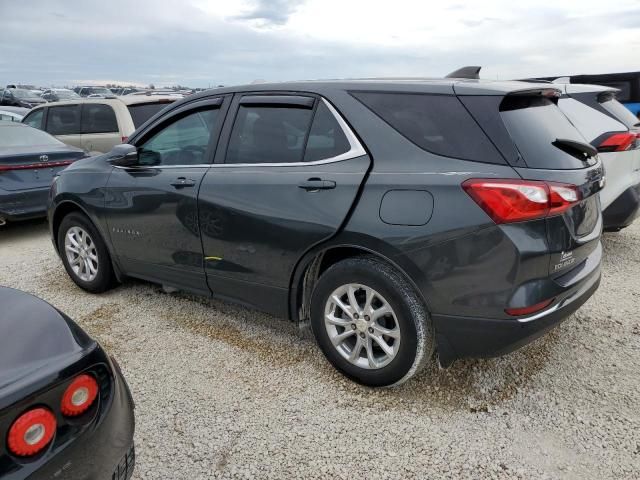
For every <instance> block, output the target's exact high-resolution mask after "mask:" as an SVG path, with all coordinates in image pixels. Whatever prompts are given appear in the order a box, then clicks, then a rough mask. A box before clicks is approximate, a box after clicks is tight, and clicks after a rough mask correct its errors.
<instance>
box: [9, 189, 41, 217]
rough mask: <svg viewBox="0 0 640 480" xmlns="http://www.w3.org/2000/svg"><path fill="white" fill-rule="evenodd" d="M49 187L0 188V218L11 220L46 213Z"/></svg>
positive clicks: (39, 215)
mask: <svg viewBox="0 0 640 480" xmlns="http://www.w3.org/2000/svg"><path fill="white" fill-rule="evenodd" d="M48 196H49V187H45V188H36V189H32V190H22V191H18V192H10V191H7V190H0V218H4V219H5V220H7V221H10V222H13V221H18V220H28V219H30V218H39V217H45V216H46V215H47V198H48Z"/></svg>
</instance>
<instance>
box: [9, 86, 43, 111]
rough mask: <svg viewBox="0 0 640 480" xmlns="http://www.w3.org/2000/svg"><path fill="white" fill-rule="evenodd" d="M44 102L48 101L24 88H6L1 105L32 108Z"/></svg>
mask: <svg viewBox="0 0 640 480" xmlns="http://www.w3.org/2000/svg"><path fill="white" fill-rule="evenodd" d="M43 103H46V100H45V99H43V98H41V97H39V96H38V95H36V94H35V93H33V92H32V91H30V90H25V89H22V88H6V89H5V90H4V92H2V97H0V105H5V106H8V107H24V108H32V107H35V106H36V105H40V104H43Z"/></svg>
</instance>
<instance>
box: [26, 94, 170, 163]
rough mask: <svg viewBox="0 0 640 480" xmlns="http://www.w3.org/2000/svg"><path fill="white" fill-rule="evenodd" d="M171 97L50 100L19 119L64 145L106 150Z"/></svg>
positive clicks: (156, 111)
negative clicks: (50, 101)
mask: <svg viewBox="0 0 640 480" xmlns="http://www.w3.org/2000/svg"><path fill="white" fill-rule="evenodd" d="M175 100H176V98H175V97H170V96H166V97H160V96H154V97H139V96H126V97H120V98H115V97H114V98H83V99H78V100H72V101H65V102H52V103H47V104H44V105H41V106H39V107H36V108H34V109H32V110H31V111H30V112H29V114H28V115H27V116H25V117H24V119H23V120H22V122H23V123H26V124H28V125H30V126H32V127H35V128H39V129H41V130H45V131H46V132H48V133H50V134H51V135H53V136H55V137H56V138H57V139H58V140H60V141H61V142H64V143H66V144H68V145H73V146H74V147H79V148H82V149H84V150H86V151H87V152H90V153H106V152H108V151H110V150H111V149H112V148H113V147H114V146H116V145H118V144H120V143H124V142H126V141H127V139H128V137H129V135H131V134H132V133H133V132H134V131H135V130H136V128H138V127H139V126H140V125H142V124H143V123H145V122H146V121H147V120H149V119H150V118H151V117H153V116H154V115H155V114H156V113H158V112H159V111H160V110H162V109H163V108H164V107H166V106H167V105H168V104H170V103H172V102H174V101H175Z"/></svg>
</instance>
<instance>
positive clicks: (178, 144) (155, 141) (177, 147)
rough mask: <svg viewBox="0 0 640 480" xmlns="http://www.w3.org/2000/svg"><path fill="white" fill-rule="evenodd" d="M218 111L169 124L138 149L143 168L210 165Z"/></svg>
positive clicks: (199, 112) (189, 115)
mask: <svg viewBox="0 0 640 480" xmlns="http://www.w3.org/2000/svg"><path fill="white" fill-rule="evenodd" d="M217 118H218V109H217V108H214V109H209V110H199V111H197V112H194V113H190V114H188V115H186V116H184V117H180V118H179V119H178V120H175V121H174V122H172V123H170V124H168V125H167V126H165V127H164V128H162V129H161V130H160V131H159V132H157V133H156V134H155V135H153V136H152V137H151V138H150V139H149V140H147V141H145V142H144V143H142V144H141V145H140V146H139V148H138V152H139V157H140V164H141V165H201V164H203V163H208V159H207V158H206V152H207V147H208V145H209V141H210V139H211V134H212V132H213V130H214V129H215V124H216V120H217Z"/></svg>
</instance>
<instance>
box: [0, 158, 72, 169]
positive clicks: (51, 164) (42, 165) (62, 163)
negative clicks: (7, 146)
mask: <svg viewBox="0 0 640 480" xmlns="http://www.w3.org/2000/svg"><path fill="white" fill-rule="evenodd" d="M72 163H73V161H72V160H60V161H57V162H42V163H27V164H18V165H0V172H9V171H11V170H33V169H36V168H53V167H66V166H67V165H71V164H72Z"/></svg>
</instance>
